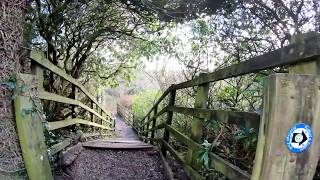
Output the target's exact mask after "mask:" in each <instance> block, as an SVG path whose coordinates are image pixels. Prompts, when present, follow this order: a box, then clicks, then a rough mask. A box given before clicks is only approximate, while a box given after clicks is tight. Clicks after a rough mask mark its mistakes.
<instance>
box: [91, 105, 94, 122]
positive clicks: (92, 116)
mask: <svg viewBox="0 0 320 180" xmlns="http://www.w3.org/2000/svg"><path fill="white" fill-rule="evenodd" d="M90 108H91V109H94V106H93V101H90ZM93 118H94V115H93V113H90V120H91V122H93V121H94V119H93Z"/></svg>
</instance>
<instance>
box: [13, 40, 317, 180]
mask: <svg viewBox="0 0 320 180" xmlns="http://www.w3.org/2000/svg"><path fill="white" fill-rule="evenodd" d="M30 59H31V61H32V74H20V75H19V77H18V78H17V80H18V85H17V88H16V94H17V97H16V98H15V100H14V101H15V112H16V122H17V129H18V133H19V139H20V144H21V149H22V153H23V158H24V162H25V167H26V170H27V173H28V177H29V179H31V180H36V179H53V175H52V169H51V167H50V163H49V159H48V154H49V155H52V154H55V153H59V152H61V151H63V150H65V149H68V146H70V144H71V140H70V139H69V138H65V139H64V140H63V141H61V142H60V143H58V144H55V145H53V146H52V147H46V144H45V136H44V132H45V131H53V130H56V129H60V128H63V127H66V126H71V125H76V124H79V125H86V126H92V127H96V128H100V129H104V130H109V131H114V130H115V126H116V125H115V124H116V123H115V122H116V121H115V118H114V117H113V116H112V115H111V114H110V113H108V112H107V111H106V110H104V108H103V106H102V105H101V104H99V103H98V102H97V100H96V99H95V98H94V97H93V96H92V95H90V93H89V92H88V91H87V90H86V89H85V88H84V86H83V85H82V84H80V83H79V82H78V81H77V80H75V79H73V78H72V77H71V76H69V75H67V74H66V73H65V72H64V71H63V70H61V69H60V68H59V67H57V66H55V65H53V64H52V63H50V62H49V61H48V60H47V59H46V58H45V56H44V55H42V54H41V53H38V52H35V51H32V52H31V55H30ZM319 62H320V36H319V35H315V36H312V37H309V38H306V39H303V40H302V41H300V42H298V43H296V44H292V45H289V46H286V47H284V48H281V49H278V50H275V51H272V52H269V53H267V54H264V55H261V56H257V57H255V58H252V59H249V60H247V61H244V62H241V63H239V64H235V65H232V66H229V67H226V68H223V69H220V70H217V71H215V72H212V73H205V74H200V76H199V77H197V78H195V79H193V80H190V81H186V82H182V83H179V84H175V85H172V86H170V87H169V88H168V89H167V90H166V91H165V92H164V93H163V95H162V96H161V97H160V98H159V99H158V101H157V102H156V103H155V104H154V106H153V107H152V108H151V109H150V111H149V112H148V113H147V114H146V116H145V117H144V118H143V119H142V120H137V119H134V118H133V116H132V115H130V112H128V111H127V110H125V109H124V108H123V107H119V108H118V114H120V115H122V116H123V117H124V119H125V121H126V122H127V124H129V125H132V126H133V127H134V129H135V130H136V131H137V132H138V135H139V138H140V140H137V139H136V140H128V139H122V140H121V141H122V142H120V141H119V140H117V141H116V140H114V141H112V140H110V139H109V140H95V141H92V142H85V143H83V144H84V145H85V146H87V147H88V146H91V147H97V148H109V149H110V148H111V149H112V148H115V149H117V148H120V149H122V148H134V147H138V148H150V147H152V148H153V149H154V151H157V149H159V151H160V155H159V156H163V157H165V158H166V157H167V156H169V155H170V156H171V157H174V159H175V160H176V161H177V162H179V163H180V165H181V166H182V168H183V169H184V171H185V173H186V174H187V175H188V177H189V178H190V179H197V180H198V179H205V178H209V177H210V176H206V175H204V174H200V173H199V172H198V170H199V169H200V168H201V167H200V166H201V165H200V164H199V163H198V161H197V158H198V157H197V153H196V152H197V151H198V150H199V149H200V148H201V143H202V142H203V122H204V121H205V119H213V120H215V121H218V122H223V123H230V124H235V125H237V126H240V127H246V128H253V129H254V130H256V131H257V132H259V136H258V145H257V150H256V153H255V161H254V167H253V172H252V174H249V173H248V172H246V171H244V170H241V169H240V168H239V167H237V166H235V165H233V164H231V163H230V162H228V161H226V160H224V159H223V158H221V157H219V156H218V155H217V154H214V153H212V152H210V153H209V154H208V157H209V159H210V168H212V169H214V170H216V171H218V172H220V173H222V174H223V175H224V176H226V177H227V178H229V179H254V180H258V179H259V180H260V179H261V180H269V179H284V180H289V179H312V178H313V176H314V174H315V172H316V168H317V164H318V160H319V155H320V139H319V138H320V121H319V119H320V77H319V72H320V68H319ZM277 67H286V68H287V69H288V72H289V73H281V74H272V75H270V76H269V77H267V78H266V81H265V84H264V90H263V94H264V99H263V112H262V114H257V113H253V112H239V111H228V110H217V109H208V108H207V96H208V90H209V84H210V83H212V82H215V81H219V80H223V79H227V78H232V77H237V76H241V75H245V74H249V73H257V72H260V71H263V70H267V69H272V68H277ZM44 70H46V71H50V72H52V73H54V74H56V75H58V76H60V77H62V78H63V79H65V80H66V81H69V82H70V83H72V88H71V90H70V91H71V92H73V94H74V95H73V97H68V98H67V97H62V96H61V95H58V94H53V93H51V92H46V91H45V90H44V89H43V87H42V85H43V79H44V78H43V71H44ZM190 87H197V94H196V97H195V99H196V100H195V103H194V107H193V108H187V107H181V106H176V105H175V97H176V92H177V91H179V90H181V89H184V88H190ZM75 92H77V93H75ZM75 94H81V95H82V96H87V97H88V98H89V99H90V103H89V105H86V104H84V103H82V102H80V101H79V100H77V97H75ZM166 99H168V101H165V100H166ZM43 100H45V101H55V102H59V103H64V104H71V105H72V107H73V112H72V117H71V118H69V119H65V120H57V121H50V122H47V121H46V118H45V117H43V115H42V114H43V113H42V104H41V101H43ZM166 102H167V103H166ZM160 103H165V104H166V105H165V106H164V107H163V108H161V109H160V106H159V104H160ZM77 108H82V109H84V110H86V111H87V112H89V113H90V118H89V119H83V118H80V117H77V113H76V109H77ZM174 113H180V114H184V115H188V116H193V120H192V130H191V136H190V137H188V136H186V135H184V134H183V133H181V132H179V131H178V130H176V129H175V128H174V127H173V126H172V123H173V121H175V119H174V118H173V114H174ZM165 114H166V121H164V122H160V121H159V117H160V116H161V115H165ZM302 123H303V125H306V126H304V127H305V129H306V130H310V132H312V133H311V134H310V132H309V134H308V135H307V136H306V135H303V134H304V133H307V132H306V131H304V130H302V135H301V136H298V135H297V134H299V133H296V131H295V130H296V129H299V128H295V129H294V128H293V127H295V126H296V125H299V124H302ZM299 127H300V126H299ZM306 127H310V129H308V128H306ZM44 130H45V131H44ZM290 130H292V131H293V132H295V134H294V138H293V139H292V141H291V139H288V137H287V136H288V134H290V132H291V131H290ZM159 131H163V136H162V137H160V138H159V137H158V138H156V137H155V134H156V133H158V132H159ZM296 135H297V136H296ZM170 137H174V138H175V139H176V140H177V141H179V142H181V144H184V145H185V146H186V147H187V148H188V152H187V153H179V152H178V151H177V150H176V149H175V148H174V146H172V144H171V142H170ZM290 138H291V136H290ZM142 141H143V142H142ZM295 141H297V142H299V143H298V144H299V145H293V147H292V148H293V149H290V148H288V147H290V146H289V145H290V143H293V142H295ZM300 142H301V143H300ZM132 143H133V144H134V145H133V144H132ZM304 145H305V147H306V148H300V146H304ZM299 148H300V149H299ZM295 149H296V150H295ZM99 152H100V151H99ZM108 152H109V153H112V152H113V151H105V152H104V154H107V153H108ZM142 154H143V153H142ZM143 156H144V155H143ZM99 157H100V156H99ZM165 158H163V159H165ZM98 159H99V158H98ZM142 160H144V159H143V157H141V161H142ZM136 161H137V159H135V161H134V160H132V162H131V161H130V160H128V162H127V164H129V165H132V166H134V163H136ZM103 162H104V163H106V164H108V163H111V162H114V161H112V160H110V161H109V160H106V161H103ZM161 162H164V165H163V166H164V167H165V168H164V169H166V173H165V175H166V176H163V178H164V179H172V178H174V176H172V171H170V167H169V166H168V165H167V164H166V163H165V162H166V160H164V161H161ZM118 165H119V164H113V166H115V167H117V168H118V169H121V168H123V166H125V165H124V164H121V165H119V166H118ZM125 167H127V166H125ZM128 167H129V166H128ZM111 169H112V168H111ZM82 170H83V171H86V169H82ZM112 170H114V171H115V168H113V169H112ZM97 172H99V173H100V175H101V173H103V172H105V173H110V171H108V169H102V170H101V171H100V170H99V171H97ZM97 172H96V173H97ZM140 172H141V173H142V172H143V173H145V172H146V171H144V170H143V168H142V169H141V171H140ZM128 174H130V173H128ZM118 175H119V176H118V177H121V178H119V179H130V178H131V179H135V178H134V177H132V176H130V177H129V176H127V177H126V176H125V174H118ZM91 177H92V179H99V177H97V176H91ZM101 177H103V176H100V179H101ZM110 177H113V178H115V177H117V175H115V174H113V175H110ZM138 177H140V176H136V178H138ZM152 177H153V178H151V176H150V177H149V176H148V177H147V176H144V177H140V178H139V179H143V178H145V179H159V177H158V178H157V177H156V176H152ZM110 179H111V178H110Z"/></svg>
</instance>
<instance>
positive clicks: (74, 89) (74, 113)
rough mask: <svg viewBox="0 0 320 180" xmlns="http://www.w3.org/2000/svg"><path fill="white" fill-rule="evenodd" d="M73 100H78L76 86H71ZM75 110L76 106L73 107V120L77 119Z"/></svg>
mask: <svg viewBox="0 0 320 180" xmlns="http://www.w3.org/2000/svg"><path fill="white" fill-rule="evenodd" d="M71 98H72V99H74V100H76V86H75V85H74V84H72V85H71ZM75 108H76V106H75V105H71V110H72V118H76V112H75Z"/></svg>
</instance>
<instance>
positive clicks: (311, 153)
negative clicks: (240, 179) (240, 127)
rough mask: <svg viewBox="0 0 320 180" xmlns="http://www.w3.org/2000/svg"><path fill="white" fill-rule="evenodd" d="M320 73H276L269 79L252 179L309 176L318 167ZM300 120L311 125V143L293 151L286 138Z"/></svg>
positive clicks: (303, 178) (283, 178) (287, 179)
mask: <svg viewBox="0 0 320 180" xmlns="http://www.w3.org/2000/svg"><path fill="white" fill-rule="evenodd" d="M319 87H320V77H319V76H317V75H297V74H274V75H271V76H270V77H269V78H268V79H267V83H266V86H265V90H264V109H263V115H262V119H261V123H260V130H259V138H258V146H257V150H256V157H255V164H254V169H253V174H252V177H251V179H253V180H269V179H281V180H291V179H299V180H307V179H312V178H313V176H314V173H315V171H316V167H317V163H318V160H319V154H320V121H319V119H320V88H319ZM297 123H305V124H308V125H310V126H311V128H312V131H313V140H312V143H311V145H310V147H309V148H308V149H307V150H305V151H303V152H301V153H293V152H290V151H289V150H288V148H287V145H286V142H285V139H286V136H287V133H288V130H289V129H291V128H292V127H293V126H294V125H295V124H297Z"/></svg>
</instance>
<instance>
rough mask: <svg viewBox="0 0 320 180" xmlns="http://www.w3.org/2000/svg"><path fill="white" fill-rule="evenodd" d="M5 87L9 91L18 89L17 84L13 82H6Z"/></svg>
mask: <svg viewBox="0 0 320 180" xmlns="http://www.w3.org/2000/svg"><path fill="white" fill-rule="evenodd" d="M3 85H5V86H7V87H8V88H9V89H14V88H16V83H15V82H13V81H8V82H5V83H3Z"/></svg>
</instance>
